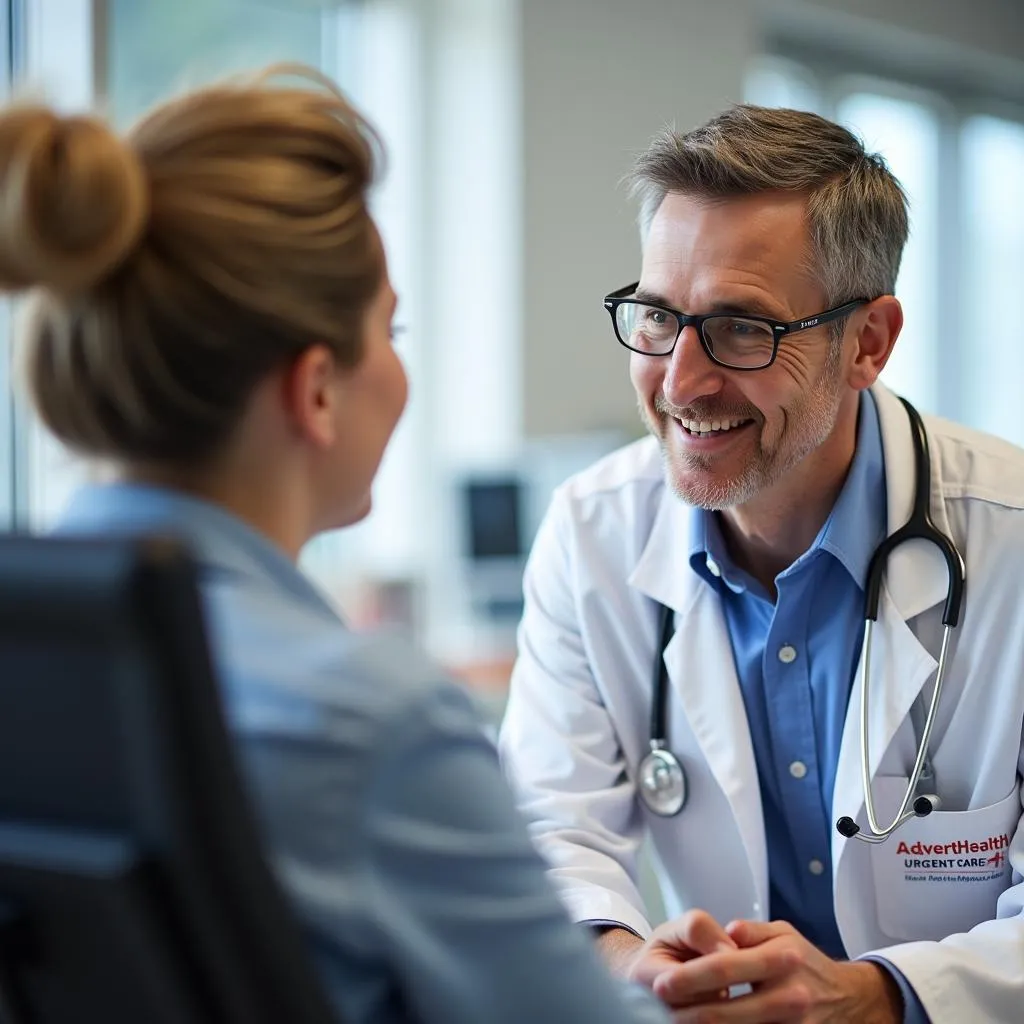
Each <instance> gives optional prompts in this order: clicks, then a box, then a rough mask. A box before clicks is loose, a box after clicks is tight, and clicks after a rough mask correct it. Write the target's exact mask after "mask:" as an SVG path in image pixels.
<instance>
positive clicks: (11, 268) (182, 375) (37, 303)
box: [0, 65, 384, 466]
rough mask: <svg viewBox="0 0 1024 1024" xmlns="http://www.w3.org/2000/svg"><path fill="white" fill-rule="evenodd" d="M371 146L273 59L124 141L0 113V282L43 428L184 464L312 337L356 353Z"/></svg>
mask: <svg viewBox="0 0 1024 1024" xmlns="http://www.w3.org/2000/svg"><path fill="white" fill-rule="evenodd" d="M379 153H380V144H379V141H378V138H377V136H376V134H375V133H374V131H373V130H372V129H371V128H370V127H369V125H368V124H367V123H366V121H364V119H363V118H362V117H361V116H360V115H359V114H358V113H357V112H356V111H355V110H354V109H353V108H352V107H351V106H350V105H349V104H348V102H347V101H346V100H345V99H344V97H343V96H342V95H341V93H340V92H338V90H337V89H336V88H335V86H334V85H333V84H331V82H330V81H329V80H328V79H326V78H325V77H323V76H322V75H320V74H319V73H318V72H316V71H314V70H312V69H310V68H305V67H300V66H295V65H276V66H274V67H272V68H268V69H267V70H266V71H265V72H263V73H262V74H260V75H257V76H254V77H253V76H250V77H246V78H237V79H233V80H229V81H226V82H223V83H220V84H216V85H212V86H209V87H206V88H202V89H199V90H196V91H193V92H190V93H187V94H185V95H182V96H180V97H178V98H176V99H173V100H171V101H169V102H166V103H164V104H162V105H160V106H158V107H157V108H155V109H154V110H153V111H152V112H151V113H149V114H148V115H146V116H145V117H143V119H142V120H141V121H139V123H138V124H137V125H135V127H133V128H132V129H131V130H130V131H128V132H127V134H126V135H125V136H124V137H120V136H119V135H118V134H116V133H115V132H114V131H113V130H112V129H111V128H110V127H108V125H107V124H106V123H104V122H103V121H102V120H100V119H99V118H96V117H91V116H73V117H65V116H62V115H60V114H58V113H56V112H54V111H53V110H51V109H49V108H47V107H45V106H41V105H38V104H36V105H15V106H11V107H8V108H7V109H5V110H0V197H2V205H0V288H3V289H5V290H7V291H19V290H28V291H29V295H28V301H27V303H26V306H25V309H24V316H23V319H22V321H21V323H20V325H19V339H18V341H19V346H20V355H21V359H22V371H23V373H24V375H25V378H26V383H27V386H28V389H29V392H30V394H31V397H32V400H33V403H34V405H35V407H36V409H37V411H38V413H39V414H40V416H41V418H42V420H43V421H44V422H45V423H46V425H47V426H48V427H49V429H50V430H51V431H52V432H53V433H54V434H55V435H56V436H57V437H58V438H59V439H60V440H61V441H63V442H64V443H65V444H66V445H67V446H68V447H70V448H71V449H72V450H74V451H77V452H80V453H83V454H88V455H93V456H99V457H110V458H113V459H115V460H117V461H123V462H133V461H134V462H139V463H147V462H148V463H154V464H161V463H162V464H168V465H172V464H177V465H182V466H187V465H194V464H197V463H199V464H201V463H203V462H204V461H206V460H208V459H210V458H211V457H213V456H214V455H215V454H216V453H217V451H218V449H219V447H220V446H221V445H222V444H223V443H224V442H226V440H227V439H228V437H229V436H230V434H231V433H232V430H233V428H234V426H235V425H236V422H237V421H238V419H239V418H240V416H241V414H242V412H243V410H244V408H245V406H246V404H247V402H248V400H249V398H250V396H251V394H252V391H253V389H254V388H255V386H256V385H257V384H258V383H259V381H260V380H262V379H263V378H264V377H265V376H266V375H267V374H269V373H270V372H272V371H273V370H275V369H277V368H280V367H283V366H286V365H287V364H288V362H290V361H291V360H292V359H294V358H295V357H297V356H298V355H299V354H301V353H302V352H303V351H304V350H305V349H307V348H309V347H310V346H311V345H313V344H324V345H327V346H329V348H330V349H331V350H332V352H333V354H334V356H335V358H336V360H337V361H338V364H339V365H340V366H342V367H351V366H354V365H356V364H357V363H358V362H359V360H360V358H361V356H362V324H363V315H364V313H365V311H366V309H367V307H368V306H369V304H370V301H371V299H372V298H373V296H374V295H375V293H376V291H377V289H378V288H379V286H380V284H381V282H382V279H383V273H384V263H383V250H382V247H381V242H380V238H379V236H378V234H377V230H376V228H375V226H374V223H373V221H372V219H371V217H370V213H369V210H368V207H367V190H368V188H369V187H370V185H371V183H372V181H373V178H374V169H375V165H376V163H377V162H378V158H379Z"/></svg>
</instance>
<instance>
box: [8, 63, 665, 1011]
mask: <svg viewBox="0 0 1024 1024" xmlns="http://www.w3.org/2000/svg"><path fill="white" fill-rule="evenodd" d="M283 70H284V71H288V74H289V76H290V77H287V78H285V77H282V76H281V74H280V72H282V71H283ZM277 72H279V73H278V74H272V75H267V76H264V77H262V78H260V79H257V80H248V81H240V82H235V83H232V84H225V85H221V86H216V87H212V88H207V89H203V90H201V91H197V92H194V93H192V94H189V95H186V96H184V97H182V98H179V99H176V100H174V101H173V102H170V103H167V104H165V105H163V106H161V107H159V108H158V109H156V110H154V111H153V112H152V113H150V114H149V115H148V116H147V117H146V118H144V119H143V120H142V121H141V123H139V124H138V125H137V126H136V127H135V128H134V129H133V130H132V131H131V132H130V133H129V134H128V135H127V136H126V137H125V138H123V139H121V138H119V137H118V136H117V135H115V134H114V133H112V131H111V130H109V129H108V128H107V127H106V126H105V125H104V124H103V123H102V122H100V121H98V120H93V119H89V118H65V117H61V116H59V115H57V114H56V113H53V112H51V111H50V110H48V109H45V108H43V107H39V106H25V107H12V108H8V109H7V110H5V111H2V112H0V176H2V177H0V189H2V205H0V285H2V286H4V287H6V288H7V290H19V289H31V296H30V301H29V303H28V305H27V308H26V317H25V320H24V322H23V324H22V327H21V338H20V342H21V346H22V355H23V358H24V371H25V374H26V379H27V382H28V387H29V390H30V393H31V397H32V400H33V402H34V404H35V406H36V408H37V410H38V412H39V414H40V415H41V417H42V419H43V420H44V421H45V422H46V424H47V425H48V426H49V428H50V429H51V430H52V431H53V433H54V434H56V436H57V437H58V438H60V439H61V440H62V441H63V442H64V443H65V444H67V445H68V446H69V447H70V448H72V449H74V450H76V451H77V452H79V453H82V454H83V455H85V456H88V457H92V458H95V459H97V460H100V461H102V462H104V463H105V464H107V465H109V466H110V467H111V470H112V482H109V483H106V484H103V485H94V486H90V487H86V488H85V489H84V490H82V491H81V492H80V493H79V494H78V495H77V496H76V497H75V499H74V500H73V501H72V503H71V506H70V508H69V510H68V511H67V513H66V516H65V518H64V520H63V522H62V523H61V525H60V528H59V529H60V531H61V532H64V533H75V534H124V533H133V532H139V531H168V530H170V531H174V532H175V533H177V534H178V535H180V536H183V537H184V538H185V539H186V540H187V541H188V542H189V543H190V544H191V545H192V547H193V550H194V551H195V552H196V555H197V557H198V559H199V561H200V563H201V566H202V580H203V598H204V602H205V606H206V610H207V613H208V619H209V623H210V631H211V640H212V645H213V651H214V657H215V661H216V664H217V668H218V671H219V676H220V679H221V682H222V687H223V698H224V705H225V709H226V715H227V718H228V722H229V725H230V728H231V730H232V733H233V736H234V739H235V742H236V747H237V750H238V754H239V757H240V761H241V764H242V768H243V772H244V777H245V779H246V782H247V784H248V788H249V791H250V793H251V795H252V797H253V802H254V804H255V807H256V811H257V814H258V817H259V820H260V823H261V826H262V828H263V831H264V835H265V837H266V840H267V847H268V850H269V852H270V855H271V856H272V859H273V863H274V865H275V868H276V870H277V873H278V877H279V878H280V880H281V882H282V883H283V885H284V887H285V889H286V891H287V893H288V894H289V896H290V898H291V901H292V903H293V905H294V907H295V909H296V911H297V913H298V915H299V916H300V918H301V920H302V922H303V924H304V928H305V932H306V935H307V937H308V943H309V949H310V953H311V955H312V956H313V957H314V958H315V960H316V962H317V964H318V966H319V968H320V973H321V976H322V978H323V981H324V983H325V985H326V986H327V987H328V989H329V992H330V995H331V996H332V998H333V1000H334V1003H335V1005H336V1006H337V1008H338V1011H339V1013H340V1015H341V1016H342V1017H343V1018H344V1020H346V1021H348V1022H351V1024H359V1022H373V1024H386V1022H412V1021H437V1022H445V1024H481V1022H490V1024H501V1022H506V1021H507V1022H515V1024H538V1022H542V1021H557V1022H559V1024H564V1022H566V1021H588V1022H589V1024H601V1022H612V1021H615V1022H622V1021H663V1020H666V1019H667V1018H666V1017H665V1016H664V1014H665V1011H664V1010H663V1009H662V1008H660V1006H659V1005H658V1004H657V1003H656V1002H655V1001H654V1000H653V998H652V997H651V996H649V995H648V994H645V993H644V992H641V991H640V989H639V988H636V989H633V988H628V987H626V986H625V985H623V984H620V983H619V982H616V981H613V980H612V979H611V978H610V977H609V976H608V975H606V974H605V973H604V971H603V969H602V967H601V966H600V965H599V963H598V960H597V958H596V956H595V955H594V953H593V951H592V949H591V948H590V946H589V944H588V940H587V938H586V937H585V934H584V932H583V931H582V930H579V929H577V928H576V927H575V926H573V925H571V924H570V923H569V921H568V919H567V918H566V916H565V915H564V913H563V911H562V907H561V905H560V904H559V902H558V901H557V898H556V897H555V896H554V894H553V892H552V890H551V889H550V888H549V886H548V883H547V881H546V878H545V873H544V866H543V864H542V863H541V861H540V860H539V859H538V857H537V855H536V854H535V852H534V850H533V848H532V846H531V844H530V841H529V839H528V836H527V833H526V831H525V829H524V826H523V825H522V823H521V822H520V821H519V819H518V818H517V817H516V814H515V812H514V810H513V805H512V800H511V797H510V795H509V793H508V792H507V791H506V788H505V785H504V782H503V780H502V778H501V776H500V774H499V769H498V767H497V763H496V759H495V756H494V754H493V752H492V750H491V748H490V746H489V745H488V743H487V742H486V741H485V739H484V738H483V736H482V734H481V731H480V729H479V727H478V724H477V722H476V720H475V719H474V716H473V714H472V711H471V707H470V703H469V701H468V700H467V698H466V697H465V696H464V695H463V694H462V693H461V692H460V691H459V690H457V689H456V688H455V687H453V686H451V685H449V684H448V683H447V682H446V681H445V680H444V679H443V678H442V677H441V675H440V673H439V672H438V671H437V669H435V668H434V667H433V666H432V665H430V664H429V663H428V662H427V661H425V660H424V658H422V657H421V656H420V655H418V654H417V653H416V651H414V650H412V649H409V648H407V647H404V646H401V645H399V644H398V643H396V642H395V641H394V640H393V639H389V640H387V641H385V640H383V639H381V638H374V637H373V636H366V635H357V634H354V633H352V632H350V631H349V630H348V629H347V628H346V626H345V625H344V624H343V623H342V622H341V621H340V620H339V619H338V617H337V616H336V615H335V613H334V612H333V611H332V610H331V608H330V607H329V606H328V605H327V604H326V603H325V602H324V600H323V598H322V597H321V596H320V594H319V593H318V592H317V590H316V589H315V588H314V587H313V586H312V585H311V584H310V582H309V581H307V579H305V578H304V577H303V575H302V574H301V573H300V572H299V570H298V569H297V567H296V559H297V557H298V554H299V551H300V549H301V548H302V546H303V545H304V544H305V543H306V541H308V540H309V539H310V538H311V537H312V536H313V535H314V534H316V533H317V532H319V531H321V530H326V529H331V528H334V527H341V526H345V525H347V524H351V523H355V522H356V521H358V520H359V519H361V518H362V517H364V516H365V515H366V514H367V513H368V512H369V510H370V492H371V486H372V483H373V478H374V475H375V473H376V472H377V468H378V465H379V463H380V460H381V456H382V454H383V452H384V449H385V446H386V445H387V442H388V439H389V438H390V436H391V433H392V431H393V430H394V427H395V424H396V422H397V421H398V419H399V417H400V416H401V414H402V410H403V407H404V405H405V401H406V387H407V385H406V377H405V373H404V371H403V369H402V366H401V363H400V362H399V360H398V358H397V356H396V355H395V352H394V351H393V349H392V346H391V338H390V332H391V319H392V315H393V312H394V308H395V294H394V292H393V291H392V288H391V285H390V283H389V281H388V272H387V263H386V259H385V254H384V251H383V248H382V244H381V239H380V236H379V234H378V232H377V230H376V228H375V226H374V222H373V220H372V218H371V216H370V213H369V212H368V209H367V190H368V188H369V187H370V185H371V181H372V179H373V174H374V165H375V162H376V153H377V149H378V146H377V143H376V140H375V137H374V135H373V133H372V131H371V130H370V128H369V127H368V126H367V125H366V123H365V122H364V121H363V120H362V119H361V118H360V116H359V115H358V114H357V113H356V112H355V111H354V110H353V109H352V108H351V107H350V106H349V105H348V104H347V103H346V102H345V100H344V99H343V98H342V97H341V96H340V95H339V94H338V93H337V92H336V91H335V90H334V89H333V87H332V86H331V85H330V84H329V83H328V82H327V81H325V80H323V79H321V78H319V77H318V76H317V75H316V73H315V72H312V71H309V70H305V71H302V72H301V74H297V73H296V69H277ZM673 937H674V933H673V932H672V931H671V929H670V928H667V929H663V930H662V931H661V932H660V933H658V934H657V935H656V937H655V938H654V939H653V940H652V943H654V944H655V945H657V944H658V943H662V945H663V947H664V945H665V944H670V943H672V941H673Z"/></svg>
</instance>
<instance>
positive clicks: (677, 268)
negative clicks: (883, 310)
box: [641, 192, 816, 309]
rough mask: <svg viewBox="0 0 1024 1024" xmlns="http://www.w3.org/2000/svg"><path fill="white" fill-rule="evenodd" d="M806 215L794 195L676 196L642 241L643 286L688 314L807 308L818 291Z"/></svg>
mask: <svg viewBox="0 0 1024 1024" xmlns="http://www.w3.org/2000/svg"><path fill="white" fill-rule="evenodd" d="M806 211H807V204H806V199H805V197H804V196H802V195H798V194H793V193H783V192H767V193H759V194H757V195H752V196H741V197H738V198H735V199H714V200H709V199H704V198H698V197H695V196H690V195H682V194H679V193H670V194H669V195H667V196H666V197H665V199H664V201H663V202H662V203H661V206H659V207H658V210H657V212H656V213H655V215H654V218H653V219H652V221H651V225H650V229H649V231H648V234H647V237H646V239H645V241H644V252H643V273H642V275H641V281H642V285H643V287H644V288H645V289H648V290H651V291H654V292H657V293H658V294H660V295H663V296H664V297H665V298H666V299H670V300H671V301H673V302H675V303H679V304H680V305H683V306H684V307H688V308H690V309H696V308H698V307H699V306H702V305H705V304H707V303H709V302H721V301H729V299H730V298H734V299H735V300H736V301H737V302H740V301H742V300H743V299H744V298H746V297H749V298H750V299H755V298H757V299H761V300H764V299H767V298H770V297H773V298H774V300H775V303H776V305H778V306H779V307H780V308H781V307H786V308H787V309H788V308H791V307H792V306H793V305H796V304H801V303H802V301H804V300H806V299H807V298H808V297H809V296H808V295H807V292H808V291H814V290H815V288H816V286H815V283H814V281H813V279H812V277H811V274H810V272H809V259H808V255H809V249H810V238H809V235H808V232H807V220H806Z"/></svg>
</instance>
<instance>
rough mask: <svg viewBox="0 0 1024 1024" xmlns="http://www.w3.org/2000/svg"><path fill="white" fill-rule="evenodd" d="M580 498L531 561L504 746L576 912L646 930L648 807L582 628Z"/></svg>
mask: <svg viewBox="0 0 1024 1024" xmlns="http://www.w3.org/2000/svg"><path fill="white" fill-rule="evenodd" d="M568 512H569V510H568V498H567V496H566V495H565V494H564V493H561V494H556V497H555V500H554V501H553V502H552V506H551V509H550V510H549V512H548V515H547V517H546V518H545V520H544V522H543V524H542V526H541V528H540V531H539V532H538V536H537V539H536V541H535V543H534V547H533V551H532V553H531V556H530V560H529V563H528V565H527V569H526V573H525V578H524V612H523V619H522V623H521V625H520V629H519V656H518V660H517V662H516V666H515V669H514V671H513V674H512V682H511V688H510V695H509V702H508V708H507V711H506V715H505V719H504V722H503V725H502V729H501V734H500V741H499V747H500V751H501V755H502V760H503V764H504V767H505V770H506V773H507V775H508V777H509V781H510V782H511V783H512V785H513V788H514V789H515V790H516V792H517V795H518V798H519V802H520V808H521V810H522V811H523V812H524V813H525V814H526V816H527V818H528V820H529V821H530V823H531V834H532V836H533V839H534V842H535V843H536V845H537V846H538V848H539V849H540V851H541V853H542V854H543V856H544V857H545V858H546V859H547V861H548V863H549V865H550V876H551V879H552V881H553V882H554V883H555V886H556V888H557V890H558V892H559V895H560V896H561V897H562V900H563V902H564V903H565V904H566V906H567V908H568V910H569V913H570V915H571V916H572V917H573V919H574V920H576V921H601V922H610V921H614V922H619V923H621V924H622V925H624V926H625V927H626V928H629V929H631V930H632V931H634V932H636V933H637V934H638V935H640V936H643V937H646V936H647V935H649V934H650V931H651V927H650V924H649V923H648V920H647V916H646V911H645V908H644V903H643V899H642V898H641V896H640V892H639V890H638V888H637V885H636V866H637V853H638V848H639V845H640V838H641V828H640V815H639V811H638V809H637V805H636V801H635V792H634V787H633V784H632V782H631V781H630V779H629V777H628V775H627V772H626V765H625V759H624V757H623V752H622V749H621V746H620V744H619V740H618V737H617V735H616V731H615V728H614V726H613V724H612V720H611V717H610V715H609V713H608V710H607V709H606V707H605V704H604V701H603V700H602V696H601V693H600V692H599V689H598V687H597V685H596V683H595V680H594V678H593V675H592V673H591V669H590V664H589V659H588V654H587V648H586V643H585V641H584V637H583V635H582V629H581V617H580V614H579V607H578V601H579V597H578V593H577V588H576V587H574V585H573V584H574V563H575V557H574V551H573V549H572V545H571V543H570V540H569V536H570V531H569V529H568V522H569V514H568Z"/></svg>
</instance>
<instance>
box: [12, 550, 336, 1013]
mask: <svg viewBox="0 0 1024 1024" xmlns="http://www.w3.org/2000/svg"><path fill="white" fill-rule="evenodd" d="M260 850H261V846H260V840H259V837H258V835H257V831H256V827H255V824H254V821H253V819H252V818H251V817H250V813H249V810H248V809H247V807H246V801H245V798H244V796H243V792H242V788H241V785H240V782H239V779H238V777H237V776H236V770H235V766H234V761H233V757H232V751H231V743H230V740H229V738H228V735H227V733H226V730H225V727H224V724H223V721H222V717H221V712H220V705H219V701H218V695H217V688H216V685H215V682H214V677H213V673H212V671H211V667H210V659H209V656H208V653H207V646H206V641H205V634H204V628H203V618H202V613H201V608H200V601H199V596H198V591H197V587H196V570H195V568H194V566H193V564H192V562H191V561H190V560H189V557H188V555H187V553H186V552H185V550H184V549H183V548H182V547H181V546H180V545H178V544H176V543H175V542H172V541H169V540H164V539H159V538H150V539H140V540H82V539H64V538H47V539H40V538H27V537H11V536H7V537H0V1022H2V1024H93V1022H96V1024H186V1022H187V1024H243V1022H244V1024H328V1022H336V1021H337V1016H336V1015H335V1014H334V1013H333V1012H332V1010H331V1008H330V1007H329V1005H328V1003H327V1000H326V996H325V995H324V994H323V992H322V990H321V988H320V985H319V982H318V979H317V978H316V976H315V974H314V973H313V970H312V965H311V963H310V962H309V958H308V954H307V952H306V949H305V948H304V944H303V940H302V934H301V931H300V929H299V927H298V925H297V923H296V922H295V921H294V920H293V919H292V916H291V914H290V908H289V907H287V905H286V903H285V900H284V896H283V895H282V893H281V892H280V891H279V890H278V888H277V885H276V882H275V880H274V878H273V876H272V875H271V873H270V870H269V868H268V866H267V864H266V863H265V861H264V860H263V857H262V855H261V853H260Z"/></svg>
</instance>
